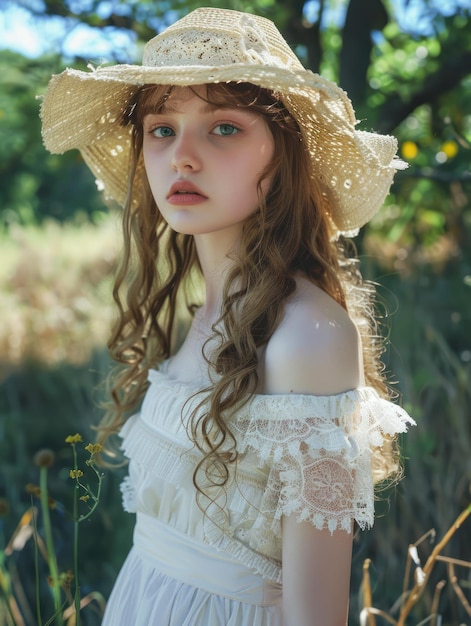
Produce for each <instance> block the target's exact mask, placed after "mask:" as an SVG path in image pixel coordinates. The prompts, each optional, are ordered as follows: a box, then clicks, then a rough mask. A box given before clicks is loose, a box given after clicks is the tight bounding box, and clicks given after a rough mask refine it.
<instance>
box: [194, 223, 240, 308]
mask: <svg viewBox="0 0 471 626" xmlns="http://www.w3.org/2000/svg"><path fill="white" fill-rule="evenodd" d="M218 235H219V233H211V234H210V235H195V245H196V250H197V253H198V259H199V262H200V265H201V270H202V273H203V278H204V282H205V294H206V297H205V303H204V305H203V307H202V312H203V313H204V315H205V317H206V316H207V317H210V318H213V319H217V318H218V317H219V315H220V313H221V305H222V301H223V290H224V283H225V280H226V276H227V272H228V270H229V269H230V267H231V265H232V260H231V258H230V254H231V251H232V250H233V249H234V246H233V245H232V242H228V241H226V240H225V239H226V238H225V237H224V236H222V237H221V236H219V237H218Z"/></svg>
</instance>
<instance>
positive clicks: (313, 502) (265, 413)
mask: <svg viewBox="0 0 471 626" xmlns="http://www.w3.org/2000/svg"><path fill="white" fill-rule="evenodd" d="M414 423H415V422H414V420H412V419H411V418H410V417H409V415H408V414H407V413H406V412H405V411H404V410H403V409H401V408H400V407H398V406H396V405H395V404H393V403H391V402H389V401H387V400H384V399H382V398H380V397H379V396H378V394H377V393H376V391H375V390H374V389H372V388H369V387H363V388H359V389H355V390H353V391H349V392H346V393H342V394H339V395H335V396H325V397H320V396H311V395H280V396H276V395H275V396H255V397H254V398H253V399H252V400H251V402H250V403H248V404H247V405H246V407H245V408H244V409H243V410H242V411H240V412H239V414H238V416H237V417H236V419H235V420H234V423H233V424H232V426H233V429H234V432H235V434H236V436H237V439H238V449H239V451H240V452H242V453H243V452H249V453H253V454H256V455H257V456H258V457H259V459H261V461H262V462H264V463H265V464H266V466H267V467H269V468H270V469H269V478H268V483H267V489H266V490H265V493H264V497H263V503H262V509H263V511H265V512H266V514H268V515H270V516H273V519H277V520H279V519H280V518H281V516H282V515H291V514H294V515H295V516H296V518H297V520H298V521H309V522H311V523H312V524H313V525H314V526H315V527H316V528H318V529H323V528H328V529H329V530H330V531H331V532H333V531H334V530H336V529H338V528H340V529H344V530H347V531H350V530H351V527H352V520H353V519H355V520H356V521H357V522H358V524H359V525H360V527H362V528H365V527H369V526H371V525H372V524H373V518H374V490H373V487H374V485H373V476H372V468H371V456H372V452H373V450H374V449H375V448H377V447H380V446H381V445H382V443H383V439H384V436H385V435H390V436H394V435H395V434H397V433H402V432H405V431H406V430H407V427H408V425H411V424H414Z"/></svg>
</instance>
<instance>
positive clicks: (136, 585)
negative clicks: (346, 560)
mask: <svg viewBox="0 0 471 626" xmlns="http://www.w3.org/2000/svg"><path fill="white" fill-rule="evenodd" d="M166 369H167V368H166V364H164V365H163V366H161V369H160V371H155V370H152V371H151V372H150V373H149V381H150V386H149V389H148V391H147V394H146V396H145V398H144V402H143V405H142V408H141V412H140V413H139V414H138V415H135V416H133V417H132V418H130V419H129V420H128V422H127V423H126V424H125V426H124V427H123V429H122V433H121V435H122V437H123V450H124V453H125V454H126V456H127V457H128V458H129V459H130V465H129V476H128V477H127V478H126V479H125V481H124V482H123V486H122V491H123V502H124V507H125V509H126V510H128V511H130V512H137V514H138V515H137V523H136V528H135V533H134V548H133V550H132V551H131V553H130V555H129V557H128V559H127V560H126V563H125V565H124V566H123V569H122V571H121V573H120V575H119V577H118V580H117V582H116V585H115V588H114V590H113V593H112V595H111V598H110V600H109V603H108V607H107V611H106V614H105V619H104V622H103V626H137V625H142V626H144V625H145V626H184V625H188V626H189V625H190V624H191V625H192V626H223V625H224V626H226V625H234V626H235V625H237V626H279V625H280V624H281V586H280V584H281V517H282V515H289V514H295V515H296V517H297V519H298V521H304V520H305V521H309V522H310V523H312V524H313V525H314V526H316V527H317V528H328V529H330V530H331V532H333V531H335V529H336V528H345V529H347V530H350V527H351V520H352V519H356V520H357V522H358V523H359V525H360V526H361V527H366V526H370V525H371V524H372V523H373V515H374V507H373V502H374V500H373V481H372V477H371V470H370V456H371V449H372V448H373V447H375V446H378V445H381V442H382V439H383V434H385V433H387V434H394V433H396V432H404V431H405V430H406V428H407V425H408V424H410V423H413V421H412V420H411V418H410V417H409V416H408V415H407V413H405V412H404V411H403V410H402V409H401V408H399V407H397V406H395V405H394V404H392V403H390V402H387V401H385V400H382V399H381V398H379V397H378V395H377V393H376V392H375V391H374V390H373V389H371V388H367V387H364V388H359V389H355V390H352V391H349V392H347V393H343V394H339V395H336V396H328V397H319V396H310V395H272V396H265V395H255V396H253V397H252V398H251V400H250V401H249V402H248V403H247V404H246V405H245V406H244V407H242V408H241V409H239V410H238V412H237V413H236V414H235V415H234V416H233V417H232V418H231V422H230V424H231V430H232V432H233V433H234V435H235V436H236V439H237V447H238V451H239V453H240V458H239V461H238V464H237V472H236V476H235V477H233V478H232V479H231V481H230V483H229V484H228V486H227V487H226V490H225V493H223V494H220V495H219V496H218V497H217V499H216V503H215V505H212V506H210V507H209V508H208V510H207V515H206V516H204V515H203V513H202V512H201V510H200V509H199V507H198V506H197V504H196V500H195V488H194V486H193V479H192V477H193V470H194V467H195V465H196V463H197V461H198V459H200V458H201V456H200V453H199V452H198V451H197V450H196V449H195V447H194V446H193V444H192V443H191V442H190V440H189V438H188V434H187V429H186V426H187V424H188V419H189V415H190V413H191V411H192V410H193V408H194V407H195V406H196V405H197V404H198V402H199V401H200V400H201V396H196V397H191V396H192V395H193V394H194V393H196V392H197V391H198V387H197V386H196V385H195V386H192V385H189V384H186V383H180V382H177V381H174V380H172V379H171V378H169V376H168V375H167V372H166ZM189 398H190V400H189V401H188V399H189ZM187 401H188V402H187Z"/></svg>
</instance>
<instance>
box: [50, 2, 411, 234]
mask: <svg viewBox="0 0 471 626" xmlns="http://www.w3.org/2000/svg"><path fill="white" fill-rule="evenodd" d="M218 82H248V83H252V84H255V85H259V86H261V87H265V88H268V89H272V90H275V91H277V92H280V93H281V95H282V100H283V102H284V104H285V106H286V107H287V108H288V110H289V111H290V112H291V114H292V115H293V117H294V118H295V119H296V120H297V122H298V123H299V126H300V128H301V131H302V133H303V136H304V138H305V141H306V145H307V148H308V151H309V154H310V157H311V161H312V171H313V175H314V177H315V178H316V180H317V181H318V184H319V185H320V187H321V191H322V193H323V196H324V198H325V199H326V205H325V209H326V210H327V211H328V213H329V215H330V217H331V219H332V221H333V223H334V227H335V228H336V230H337V231H342V232H348V231H352V230H355V229H357V228H359V227H360V226H363V224H365V223H366V222H367V221H368V220H369V219H370V218H371V217H372V216H373V215H374V214H375V213H376V211H378V209H379V208H380V207H381V205H382V203H383V201H384V198H385V197H386V195H387V193H388V192H389V188H390V185H391V183H392V179H393V176H394V173H395V171H396V170H397V169H403V168H404V167H407V166H406V164H405V163H403V162H402V161H401V160H399V159H397V158H396V157H395V154H396V150H397V142H396V139H395V138H394V137H389V136H384V135H378V134H375V133H369V132H364V131H358V130H356V129H355V126H356V123H357V122H356V119H355V113H354V111H353V108H352V105H351V102H350V100H349V99H348V97H347V95H346V93H345V92H344V91H342V90H341V89H340V88H339V87H337V85H335V84H334V83H332V82H330V81H328V80H326V79H325V78H322V77H321V76H319V75H318V74H314V73H312V72H311V71H309V70H305V69H304V67H303V66H302V65H301V63H300V62H299V60H298V58H297V57H296V55H295V54H294V53H293V52H292V50H291V49H290V47H289V46H288V44H287V43H286V41H285V40H284V39H283V37H282V35H281V34H280V32H279V31H278V30H277V28H276V27H275V25H274V24H273V23H272V22H271V21H269V20H267V19H265V18H263V17H258V16H256V15H251V14H247V13H240V12H238V11H231V10H227V9H213V8H200V9H197V10H195V11H193V12H191V13H189V14H188V15H187V16H186V17H184V18H182V19H181V20H179V21H178V22H176V23H175V24H173V25H172V26H170V27H169V28H167V29H166V30H165V31H164V32H163V33H161V34H160V35H157V36H156V37H154V38H153V39H151V40H150V41H149V42H148V43H147V45H146V47H145V49H144V55H143V61H142V65H114V66H110V67H98V68H96V69H92V70H91V71H90V72H82V71H78V70H73V69H67V70H65V71H64V72H62V73H61V74H59V75H56V76H53V77H52V78H51V81H50V83H49V87H48V90H47V93H46V95H45V97H44V100H43V103H42V107H41V117H42V121H43V139H44V143H45V146H46V148H47V149H48V150H50V151H51V152H54V153H62V152H65V151H66V150H70V149H72V148H77V149H79V150H80V152H81V153H82V156H83V158H84V160H85V162H86V163H87V165H88V166H89V168H90V169H91V170H92V172H93V174H94V175H95V176H96V177H97V179H98V181H99V186H100V187H102V188H103V189H104V191H105V193H106V195H108V196H110V197H111V198H113V199H115V200H117V201H118V203H119V204H121V205H123V204H124V202H125V198H126V194H127V183H128V180H127V179H128V162H129V154H130V146H131V135H130V129H129V128H126V127H123V126H122V125H121V123H120V122H121V117H122V114H123V112H124V110H125V109H126V106H127V103H128V102H129V100H130V98H131V97H132V96H133V94H134V93H135V92H136V90H137V89H138V88H139V87H140V86H142V85H144V84H164V85H179V86H189V85H200V84H204V83H218Z"/></svg>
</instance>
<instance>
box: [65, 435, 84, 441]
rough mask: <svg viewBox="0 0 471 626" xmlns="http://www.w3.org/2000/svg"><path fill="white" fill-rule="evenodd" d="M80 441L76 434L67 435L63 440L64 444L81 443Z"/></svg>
mask: <svg viewBox="0 0 471 626" xmlns="http://www.w3.org/2000/svg"><path fill="white" fill-rule="evenodd" d="M82 441H83V439H82V435H79V434H78V433H76V434H75V435H68V436H67V437H66V438H65V443H81V442H82Z"/></svg>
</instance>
